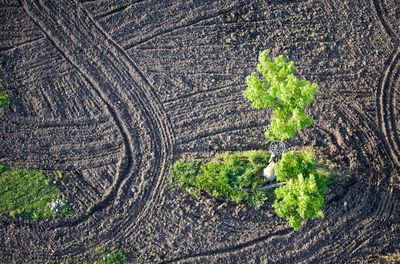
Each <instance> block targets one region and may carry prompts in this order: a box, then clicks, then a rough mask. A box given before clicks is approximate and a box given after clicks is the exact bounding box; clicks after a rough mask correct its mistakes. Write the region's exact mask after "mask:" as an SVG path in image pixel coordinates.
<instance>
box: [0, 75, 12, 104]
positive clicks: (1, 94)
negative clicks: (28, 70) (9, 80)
mask: <svg viewBox="0 0 400 264" xmlns="http://www.w3.org/2000/svg"><path fill="white" fill-rule="evenodd" d="M5 87H6V83H5V82H4V81H3V80H0V107H9V106H10V105H11V98H10V95H9V94H8V93H7V92H6V91H5V90H4V89H5Z"/></svg>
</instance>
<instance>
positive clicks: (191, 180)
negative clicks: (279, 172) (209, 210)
mask: <svg viewBox="0 0 400 264" xmlns="http://www.w3.org/2000/svg"><path fill="white" fill-rule="evenodd" d="M269 156H270V154H269V153H268V152H266V151H246V152H239V153H227V154H220V155H217V156H216V157H215V158H214V159H213V160H211V161H208V162H202V161H199V160H196V161H182V160H178V161H176V162H175V164H174V165H173V168H172V172H171V177H170V181H171V183H172V185H173V186H174V187H175V188H178V189H184V190H186V191H188V192H189V193H192V194H195V195H196V194H197V195H198V194H199V193H200V192H201V191H204V192H206V193H208V194H210V195H212V196H215V197H227V198H228V199H229V200H231V201H233V202H236V203H241V202H245V203H248V204H250V205H254V206H256V207H259V206H261V205H262V204H263V203H264V201H265V200H266V199H267V195H266V193H265V192H263V191H260V190H256V189H257V188H258V187H261V186H262V185H263V184H264V179H263V176H262V169H263V168H264V167H265V166H267V164H268V159H269Z"/></svg>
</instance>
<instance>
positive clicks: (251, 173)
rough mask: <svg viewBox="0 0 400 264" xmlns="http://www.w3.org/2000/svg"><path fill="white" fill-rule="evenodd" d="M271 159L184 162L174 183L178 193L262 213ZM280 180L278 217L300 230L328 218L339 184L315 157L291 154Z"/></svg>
mask: <svg viewBox="0 0 400 264" xmlns="http://www.w3.org/2000/svg"><path fill="white" fill-rule="evenodd" d="M269 157H270V154H269V152H266V151H246V152H236V153H226V154H219V155H217V156H216V158H214V159H212V160H211V161H208V162H204V161H201V160H195V161H185V160H178V161H176V162H175V164H174V165H173V168H172V173H171V175H170V181H171V183H172V185H173V186H174V187H175V188H177V189H182V190H185V191H187V192H189V193H191V194H194V195H199V193H200V192H201V191H204V192H206V193H209V194H211V195H212V196H215V197H226V198H228V199H229V200H231V201H233V202H236V203H240V202H244V203H247V204H249V205H254V206H256V207H259V206H261V205H262V204H263V203H264V202H265V201H266V200H267V197H271V196H270V195H269V194H268V191H267V190H263V189H262V188H261V187H263V186H265V185H267V184H268V183H267V182H266V181H265V180H264V177H263V176H262V170H263V168H265V167H266V166H267V165H268V160H269ZM275 174H276V180H277V182H280V183H283V184H284V185H283V186H280V187H277V188H276V189H275V191H274V192H275V197H273V199H274V201H273V205H272V207H273V209H274V210H275V212H276V214H277V215H278V216H280V217H283V218H285V219H286V220H287V221H288V223H289V224H290V226H292V227H293V228H294V229H295V230H298V229H299V228H300V227H301V225H302V224H303V223H304V222H305V221H307V220H310V219H315V218H322V217H323V216H324V213H323V208H324V206H325V194H326V192H327V189H328V185H329V184H331V183H332V182H333V179H332V177H331V174H330V173H329V172H327V171H326V170H324V169H322V168H319V167H318V166H317V165H316V160H315V158H314V156H313V155H312V153H311V152H308V151H288V152H285V153H284V154H283V155H282V158H281V160H280V161H279V162H278V164H277V165H276V167H275ZM260 188H261V189H260Z"/></svg>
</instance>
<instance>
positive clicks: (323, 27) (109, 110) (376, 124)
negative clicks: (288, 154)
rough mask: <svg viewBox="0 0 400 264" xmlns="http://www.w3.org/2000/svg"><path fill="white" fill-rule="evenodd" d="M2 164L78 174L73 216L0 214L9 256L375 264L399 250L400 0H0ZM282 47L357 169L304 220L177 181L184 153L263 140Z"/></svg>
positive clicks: (305, 137)
mask: <svg viewBox="0 0 400 264" xmlns="http://www.w3.org/2000/svg"><path fill="white" fill-rule="evenodd" d="M0 13H1V14H0V78H1V79H4V80H5V81H6V82H7V83H8V88H9V90H10V92H11V95H12V99H13V106H12V107H11V108H10V109H5V110H1V111H2V113H0V124H1V125H0V163H6V164H10V165H13V166H23V167H29V168H39V169H44V170H63V171H67V172H70V174H71V175H70V176H69V178H68V180H67V181H66V182H64V183H58V185H59V187H60V188H61V189H62V190H63V192H64V193H65V194H66V196H67V198H68V199H69V201H70V202H71V204H72V207H73V209H74V211H75V213H76V214H75V216H74V217H71V218H66V219H53V220H46V221H39V222H35V221H26V220H22V219H12V218H10V217H8V216H7V215H6V214H2V215H0V262H1V263H43V262H46V261H61V260H65V259H68V258H71V259H74V261H75V262H77V263H79V262H82V261H83V260H85V259H90V258H91V257H92V256H93V254H94V252H95V251H96V249H97V248H99V247H106V248H108V249H110V250H111V251H112V250H114V249H117V248H125V249H126V250H128V251H129V252H130V258H131V259H132V261H133V259H136V262H138V263H160V262H162V263H175V262H180V263H369V262H374V261H376V260H377V259H378V258H379V256H380V255H387V254H390V253H392V252H396V251H398V250H399V244H400V201H399V198H400V195H399V172H400V137H399V135H400V108H399V105H400V104H399V102H398V100H400V78H399V76H400V27H399V25H400V3H399V1H398V0H329V1H328V0H313V1H284V0H280V1H279V0H270V1H253V0H225V1H222V0H202V1H197V0H189V1H173V0H171V1H170V0H163V1H159V0H147V1H140V0H137V1H127V0H121V1H117V0H97V1H94V0H89V1H81V3H75V2H74V1H72V0H57V1H51V0H41V1H30V0H21V1H7V0H3V1H0ZM266 48H270V49H271V50H272V53H273V54H274V55H277V54H284V55H285V56H287V57H288V58H289V59H290V60H294V61H296V62H297V65H298V69H299V74H300V75H301V76H304V77H306V78H308V79H310V80H312V81H315V82H318V84H319V93H318V96H317V100H316V102H315V103H314V105H313V106H312V107H311V108H310V109H309V112H310V113H311V114H312V116H313V117H314V119H315V121H316V122H315V126H314V127H313V128H312V129H309V130H307V131H305V132H304V133H301V134H300V135H299V136H297V137H296V138H295V139H294V140H292V142H291V144H292V145H296V146H314V147H319V148H322V151H323V153H324V155H325V156H326V159H329V160H332V162H333V163H334V164H336V165H337V168H338V170H340V171H351V172H352V177H351V178H350V179H346V180H344V181H342V182H341V183H339V184H337V185H336V186H334V187H333V188H332V189H331V192H330V194H329V195H328V202H327V208H326V210H325V214H326V216H325V218H324V219H322V220H318V221H310V222H308V223H307V224H306V225H305V226H304V227H303V228H302V229H301V231H298V232H295V231H293V230H292V229H291V228H290V227H289V226H288V225H287V224H286V222H285V221H284V220H283V219H280V218H278V217H277V216H276V215H275V214H274V213H273V211H272V209H271V207H270V204H266V205H265V206H264V207H263V208H262V209H261V210H255V209H252V208H249V207H247V206H239V205H237V206H236V205H234V204H231V203H226V202H225V201H224V200H215V199H211V198H208V197H203V198H202V199H201V200H196V199H195V198H192V197H190V196H187V195H184V194H181V193H175V192H172V191H170V190H169V189H168V188H167V184H166V181H167V175H168V171H169V169H170V168H171V164H172V163H173V161H174V160H175V159H178V158H180V157H193V156H211V155H213V153H215V152H218V151H226V150H247V149H257V148H264V147H265V144H266V142H265V141H264V138H263V131H264V129H265V126H266V125H267V124H268V123H269V112H268V111H257V110H254V109H252V108H251V107H250V105H249V103H248V102H247V101H246V100H245V99H244V98H243V97H242V95H241V92H242V91H243V90H244V89H245V84H244V78H245V77H246V76H247V75H248V74H249V73H250V72H251V71H252V70H253V69H254V67H255V64H256V59H257V55H258V53H259V52H260V51H261V50H263V49H266Z"/></svg>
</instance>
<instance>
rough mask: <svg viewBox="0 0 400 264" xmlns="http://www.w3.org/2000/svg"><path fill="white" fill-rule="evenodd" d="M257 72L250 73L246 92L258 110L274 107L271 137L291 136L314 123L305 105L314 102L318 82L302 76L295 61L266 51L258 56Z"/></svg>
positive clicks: (266, 133)
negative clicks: (297, 71)
mask: <svg viewBox="0 0 400 264" xmlns="http://www.w3.org/2000/svg"><path fill="white" fill-rule="evenodd" d="M257 71H258V73H257V72H252V73H251V74H250V75H249V76H247V78H246V84H247V89H246V90H245V91H244V92H243V95H244V97H245V98H247V99H248V100H249V101H250V102H251V103H252V105H253V107H255V108H257V109H265V108H268V107H272V109H273V118H272V121H271V123H270V125H269V126H268V129H267V131H266V132H265V137H266V138H267V139H268V140H275V139H280V140H282V141H283V140H285V139H289V138H291V137H293V136H295V135H296V134H297V133H298V132H299V131H300V130H302V129H304V128H306V127H308V126H310V125H312V124H313V119H312V118H311V117H310V116H309V115H307V114H306V112H305V107H306V106H307V105H309V104H311V103H312V102H313V101H314V95H315V93H316V92H317V84H314V83H313V84H312V83H310V82H309V81H307V80H305V79H298V78H297V77H296V67H295V65H294V62H293V61H289V62H288V61H287V60H286V59H285V58H284V57H283V56H282V55H280V56H278V57H275V58H274V59H273V60H272V59H271V58H270V51H269V50H265V51H263V52H261V53H260V56H259V58H258V64H257ZM260 74H261V76H262V78H260Z"/></svg>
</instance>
